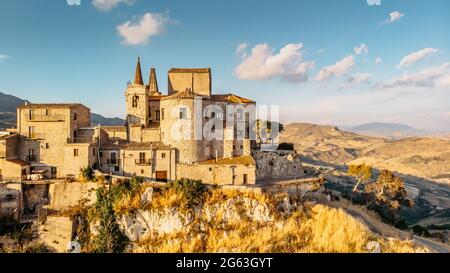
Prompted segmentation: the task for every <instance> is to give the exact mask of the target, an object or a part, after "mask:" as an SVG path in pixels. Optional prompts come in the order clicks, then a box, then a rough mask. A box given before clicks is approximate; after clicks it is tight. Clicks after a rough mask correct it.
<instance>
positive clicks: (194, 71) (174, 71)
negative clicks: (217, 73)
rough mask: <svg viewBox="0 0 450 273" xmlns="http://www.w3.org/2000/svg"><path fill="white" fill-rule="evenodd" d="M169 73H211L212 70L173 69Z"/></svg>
mask: <svg viewBox="0 0 450 273" xmlns="http://www.w3.org/2000/svg"><path fill="white" fill-rule="evenodd" d="M169 73H211V68H171V69H170V70H169Z"/></svg>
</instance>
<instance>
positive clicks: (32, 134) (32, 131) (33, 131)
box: [28, 126, 36, 138]
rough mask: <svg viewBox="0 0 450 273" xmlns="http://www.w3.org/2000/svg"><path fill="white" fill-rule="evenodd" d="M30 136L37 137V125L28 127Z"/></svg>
mask: <svg viewBox="0 0 450 273" xmlns="http://www.w3.org/2000/svg"><path fill="white" fill-rule="evenodd" d="M28 136H29V137H30V138H35V137H36V127H34V126H30V127H28Z"/></svg>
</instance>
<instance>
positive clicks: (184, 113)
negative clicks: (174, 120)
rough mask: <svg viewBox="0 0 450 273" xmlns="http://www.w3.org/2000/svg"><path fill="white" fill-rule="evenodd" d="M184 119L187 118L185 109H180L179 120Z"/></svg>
mask: <svg viewBox="0 0 450 273" xmlns="http://www.w3.org/2000/svg"><path fill="white" fill-rule="evenodd" d="M186 118H187V109H186V108H180V119H186Z"/></svg>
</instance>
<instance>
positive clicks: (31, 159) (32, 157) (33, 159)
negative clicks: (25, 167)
mask: <svg viewBox="0 0 450 273" xmlns="http://www.w3.org/2000/svg"><path fill="white" fill-rule="evenodd" d="M26 161H28V162H37V155H27V160H26Z"/></svg>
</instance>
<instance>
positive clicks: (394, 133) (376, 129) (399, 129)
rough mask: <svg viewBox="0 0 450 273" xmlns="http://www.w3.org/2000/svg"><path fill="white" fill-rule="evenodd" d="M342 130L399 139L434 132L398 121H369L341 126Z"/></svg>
mask: <svg viewBox="0 0 450 273" xmlns="http://www.w3.org/2000/svg"><path fill="white" fill-rule="evenodd" d="M342 128H343V129H344V130H348V131H350V132H354V133H357V134H361V135H367V136H374V137H384V138H393V139H400V138H405V137H421V136H427V135H433V134H435V132H431V131H427V130H420V129H415V128H413V127H411V126H408V125H404V124H398V123H383V122H371V123H365V124H361V125H358V126H354V127H342Z"/></svg>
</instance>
